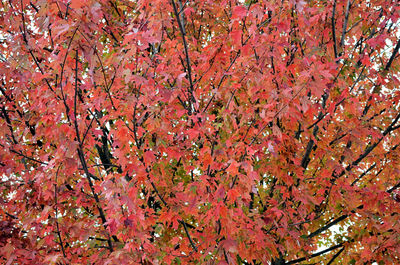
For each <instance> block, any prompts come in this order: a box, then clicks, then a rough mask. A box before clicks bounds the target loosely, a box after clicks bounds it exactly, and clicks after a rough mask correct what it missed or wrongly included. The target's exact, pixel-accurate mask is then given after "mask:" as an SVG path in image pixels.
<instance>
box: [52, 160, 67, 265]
mask: <svg viewBox="0 0 400 265" xmlns="http://www.w3.org/2000/svg"><path fill="white" fill-rule="evenodd" d="M60 166H61V165H60ZM60 166H58V168H57V172H56V180H55V184H54V201H55V211H56V216H55V222H56V228H57V230H56V233H57V236H58V239H59V242H58V243H59V244H60V247H61V251H62V253H63V256H64V258H66V257H67V255H65V249H64V243H63V240H62V237H61V232H60V227H59V224H58V206H57V205H58V202H57V195H58V188H57V177H58V171H59V170H60Z"/></svg>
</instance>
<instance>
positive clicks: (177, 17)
mask: <svg viewBox="0 0 400 265" xmlns="http://www.w3.org/2000/svg"><path fill="white" fill-rule="evenodd" d="M171 3H172V7H173V9H174V13H175V16H176V21H177V22H178V26H179V30H180V32H181V35H182V42H183V48H184V50H185V57H186V66H187V67H186V72H187V74H188V79H189V84H190V89H189V91H188V92H189V96H188V98H189V102H190V105H191V108H192V109H191V110H190V111H189V113H191V112H192V111H194V112H197V111H196V109H195V106H194V105H193V104H194V103H195V98H194V95H193V92H194V86H193V79H192V66H191V63H190V57H189V49H188V44H187V42H186V38H185V35H186V33H185V28H184V25H182V21H181V20H180V16H179V12H178V8H177V7H176V4H175V1H174V0H171Z"/></svg>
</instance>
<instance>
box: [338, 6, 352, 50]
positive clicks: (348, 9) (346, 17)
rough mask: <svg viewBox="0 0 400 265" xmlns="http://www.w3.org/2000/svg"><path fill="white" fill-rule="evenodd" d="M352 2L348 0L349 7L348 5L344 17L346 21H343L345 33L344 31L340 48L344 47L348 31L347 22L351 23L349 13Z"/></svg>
mask: <svg viewBox="0 0 400 265" xmlns="http://www.w3.org/2000/svg"><path fill="white" fill-rule="evenodd" d="M350 4H351V3H350V0H347V5H346V13H345V15H344V21H343V31H342V38H341V40H340V46H341V47H343V46H344V38H345V36H346V29H347V22H348V21H349V11H350Z"/></svg>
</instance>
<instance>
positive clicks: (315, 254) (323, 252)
mask: <svg viewBox="0 0 400 265" xmlns="http://www.w3.org/2000/svg"><path fill="white" fill-rule="evenodd" d="M340 247H343V243H340V244H337V245H335V246H332V247H330V248H327V249H324V250H321V251H319V252H316V253H314V254H311V255H310V256H308V257H303V258H299V259H295V260H291V261H288V262H286V263H284V264H285V265H290V264H297V263H299V262H302V261H305V260H307V259H309V258H315V257H318V256H321V255H323V254H325V253H328V252H330V251H332V250H335V249H337V248H340Z"/></svg>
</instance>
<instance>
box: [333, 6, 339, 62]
mask: <svg viewBox="0 0 400 265" xmlns="http://www.w3.org/2000/svg"><path fill="white" fill-rule="evenodd" d="M336 1H337V0H334V2H333V9H332V18H331V25H332V38H333V51H334V53H335V58H338V51H337V44H336V26H335V13H336Z"/></svg>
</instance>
